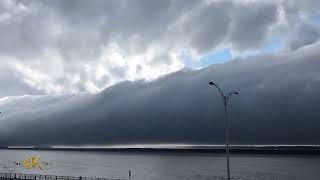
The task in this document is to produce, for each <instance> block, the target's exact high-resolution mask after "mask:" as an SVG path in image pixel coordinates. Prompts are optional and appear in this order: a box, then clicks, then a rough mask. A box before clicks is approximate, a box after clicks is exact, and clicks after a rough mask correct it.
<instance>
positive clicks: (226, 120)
mask: <svg viewBox="0 0 320 180" xmlns="http://www.w3.org/2000/svg"><path fill="white" fill-rule="evenodd" d="M209 84H210V85H212V86H215V87H216V88H217V89H218V91H219V92H220V95H221V97H222V100H223V105H224V115H225V123H226V127H225V133H226V156H227V178H228V180H230V166H229V124H228V110H227V108H228V101H229V99H230V97H231V96H232V94H239V93H238V92H230V93H229V94H228V95H227V96H225V95H224V94H223V92H222V90H221V89H220V87H219V86H218V85H216V84H215V83H213V82H209Z"/></svg>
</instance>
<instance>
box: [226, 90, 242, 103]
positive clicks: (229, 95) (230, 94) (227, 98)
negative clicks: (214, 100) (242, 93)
mask: <svg viewBox="0 0 320 180" xmlns="http://www.w3.org/2000/svg"><path fill="white" fill-rule="evenodd" d="M232 94H239V93H238V92H230V93H229V94H228V96H227V97H226V101H227V102H228V101H229V99H230V97H231V96H232Z"/></svg>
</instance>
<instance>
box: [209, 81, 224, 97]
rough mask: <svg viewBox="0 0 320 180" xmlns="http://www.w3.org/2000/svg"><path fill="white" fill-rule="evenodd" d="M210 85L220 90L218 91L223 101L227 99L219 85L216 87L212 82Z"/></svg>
mask: <svg viewBox="0 0 320 180" xmlns="http://www.w3.org/2000/svg"><path fill="white" fill-rule="evenodd" d="M209 84H210V85H213V86H215V87H216V88H217V89H218V91H219V92H220V95H221V96H222V99H223V100H225V99H226V97H225V95H224V94H223V92H222V90H221V89H220V88H219V86H218V85H216V84H215V83H213V82H211V81H210V82H209Z"/></svg>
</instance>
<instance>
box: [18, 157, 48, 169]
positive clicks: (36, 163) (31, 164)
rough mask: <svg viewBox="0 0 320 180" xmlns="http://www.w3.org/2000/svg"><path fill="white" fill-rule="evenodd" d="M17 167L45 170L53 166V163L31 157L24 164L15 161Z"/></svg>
mask: <svg viewBox="0 0 320 180" xmlns="http://www.w3.org/2000/svg"><path fill="white" fill-rule="evenodd" d="M13 164H14V165H15V166H18V167H19V166H22V167H24V168H26V169H40V170H43V169H44V168H45V167H47V166H49V165H51V163H49V162H46V161H41V160H40V156H31V157H27V158H25V159H24V160H23V162H19V161H14V162H13Z"/></svg>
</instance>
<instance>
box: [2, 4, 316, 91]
mask: <svg viewBox="0 0 320 180" xmlns="http://www.w3.org/2000/svg"><path fill="white" fill-rule="evenodd" d="M303 2H305V1H303ZM315 7H319V3H317V1H311V0H310V1H307V2H305V3H301V1H290V2H287V1H270V2H269V1H268V2H266V1H252V2H243V1H236V0H235V1H231V0H230V1H212V2H210V1H199V0H187V1H185V0H163V1H158V0H134V1H124V0H111V1H103V0H93V1H85V0H80V1H73V0H70V1H64V0H57V1H49V0H45V1H35V0H32V1H18V0H17V1H15V0H6V1H1V2H0V9H1V13H0V34H1V41H0V60H2V61H7V60H6V58H3V57H2V56H8V57H11V58H14V59H16V61H17V62H20V63H23V64H24V65H25V66H28V67H29V68H30V69H31V70H35V71H36V72H37V71H40V72H42V73H44V74H46V75H47V76H48V77H47V78H45V79H50V80H51V81H50V82H51V83H50V84H48V83H46V82H44V81H45V80H39V79H36V78H35V77H37V76H42V75H41V74H40V75H39V74H37V75H35V76H34V78H33V79H32V80H29V81H34V82H39V83H38V84H33V83H28V82H29V81H26V79H28V78H26V77H25V76H26V75H25V74H24V73H22V72H20V71H15V70H14V69H13V70H12V71H15V72H14V73H20V74H19V75H17V76H18V77H19V78H20V81H22V84H26V85H27V86H28V88H29V89H34V92H32V94H38V93H39V92H41V93H40V94H51V93H53V92H56V91H58V90H48V89H50V87H49V86H54V87H60V88H61V90H59V91H58V92H60V93H61V92H62V93H64V92H67V93H70V92H74V91H76V92H86V91H90V90H92V89H93V90H94V89H95V88H96V89H99V90H101V89H103V88H105V87H107V86H110V85H111V84H112V82H120V81H123V80H128V79H130V78H131V79H132V77H131V76H130V74H132V71H133V70H132V66H135V65H131V67H130V66H129V65H127V64H126V65H121V66H120V65H115V64H111V63H110V64H108V63H109V62H108V63H105V64H106V65H105V66H104V67H103V68H104V69H103V70H104V71H106V72H107V73H106V74H105V75H104V76H103V80H101V79H97V78H95V77H93V75H92V74H93V73H94V72H96V71H98V69H99V68H101V67H98V66H95V65H92V64H99V58H101V56H102V55H104V53H105V51H106V49H107V48H109V47H112V46H113V45H115V44H116V45H117V46H118V48H119V49H116V51H118V52H120V53H121V55H123V56H124V58H125V59H130V57H132V56H135V55H145V56H143V57H141V58H139V59H138V60H137V59H135V60H134V61H136V62H135V63H132V64H138V65H139V67H140V69H141V71H142V72H144V71H143V70H145V69H148V68H149V69H151V70H149V69H148V70H146V71H152V72H153V73H158V71H157V70H155V68H156V67H158V66H157V65H159V64H161V65H166V67H165V68H166V69H169V71H168V72H171V71H173V70H176V69H177V67H178V66H177V65H176V64H179V63H180V64H183V60H182V59H177V58H176V59H175V58H173V56H170V55H169V53H171V54H172V53H174V56H176V57H179V53H181V51H183V50H187V51H188V50H194V51H196V52H198V53H199V54H200V55H205V54H207V53H209V52H211V51H212V50H214V49H215V48H217V47H222V46H228V47H232V48H233V49H236V50H238V51H242V50H251V49H258V48H260V47H262V46H264V45H265V44H266V43H267V42H268V41H270V39H272V33H274V31H275V30H274V28H276V27H277V25H278V24H279V21H280V19H281V18H280V12H281V11H280V10H281V9H282V10H283V13H284V15H283V17H284V21H287V22H288V24H286V25H283V26H281V28H282V34H281V36H283V37H285V38H287V34H294V30H292V33H287V31H290V32H291V27H297V29H299V26H296V22H298V21H299V22H300V21H303V22H304V19H301V18H300V17H299V15H300V14H305V15H306V17H308V18H310V17H311V16H313V15H315V14H317V11H315V10H314V9H316V8H315ZM288 27H289V28H288ZM293 29H295V28H293ZM296 31H298V32H300V31H299V30H296ZM301 31H302V32H304V33H306V35H303V36H300V35H299V36H295V35H292V36H293V37H292V38H291V36H290V37H289V38H291V39H292V40H291V41H290V43H291V44H292V45H291V44H289V45H288V47H293V46H294V47H293V48H291V49H296V46H297V47H300V46H303V45H305V44H310V43H311V42H312V43H313V42H315V41H317V39H316V38H315V39H313V37H314V35H317V34H318V33H314V30H312V29H310V28H309V29H305V30H301ZM317 31H318V30H317ZM310 38H311V40H310ZM301 42H302V43H301ZM159 47H161V48H159ZM159 49H160V50H159ZM150 52H152V53H153V54H152V55H150ZM107 54H110V53H109V52H108V53H107ZM159 57H160V58H159ZM148 58H150V59H148ZM57 59H58V60H57ZM144 59H148V60H146V61H144ZM128 61H129V60H128ZM130 61H133V60H130ZM177 61H178V62H177ZM90 63H91V64H90ZM126 63H129V62H126ZM88 64H90V65H92V68H91V70H90V71H87V70H86V67H87V65H88ZM138 65H137V66H138ZM1 66H3V65H1ZM56 66H59V68H58V69H59V70H57V71H61V73H60V74H55V73H52V74H47V73H46V71H45V70H43V69H46V68H48V69H49V68H51V67H56ZM60 66H61V67H60ZM181 66H182V65H181ZM11 73H12V72H11ZM71 77H76V78H71ZM141 78H146V79H148V77H147V75H144V76H142V77H141ZM75 79H77V80H78V79H79V80H78V81H77V83H74V82H75ZM44 84H48V85H44ZM88 84H91V85H88ZM92 85H93V86H95V88H92V87H91V86H92ZM70 89H72V91H69V90H70ZM25 91H26V94H27V93H28V92H29V90H28V89H26V90H25ZM6 93H7V95H10V93H9V92H3V93H2V94H6ZM28 94H29V93H28Z"/></svg>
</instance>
